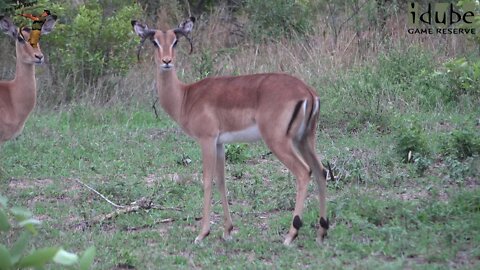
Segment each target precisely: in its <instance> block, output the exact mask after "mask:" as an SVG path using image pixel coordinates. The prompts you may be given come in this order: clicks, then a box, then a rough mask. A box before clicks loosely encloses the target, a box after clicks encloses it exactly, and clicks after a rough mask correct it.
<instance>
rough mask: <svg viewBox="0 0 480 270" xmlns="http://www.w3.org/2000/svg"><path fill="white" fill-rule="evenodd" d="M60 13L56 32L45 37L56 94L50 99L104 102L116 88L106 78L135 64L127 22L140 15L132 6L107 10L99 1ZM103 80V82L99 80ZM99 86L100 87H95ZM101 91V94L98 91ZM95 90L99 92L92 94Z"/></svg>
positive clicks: (123, 72)
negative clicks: (82, 99) (50, 51)
mask: <svg viewBox="0 0 480 270" xmlns="http://www.w3.org/2000/svg"><path fill="white" fill-rule="evenodd" d="M57 10H59V11H60V13H61V14H59V15H60V20H59V22H58V23H57V27H56V29H55V31H53V32H52V34H51V35H49V37H48V38H45V41H46V44H45V48H52V51H53V50H55V52H56V53H53V52H52V53H49V57H50V62H51V63H54V65H52V66H51V67H50V68H51V72H52V80H53V84H54V87H55V86H57V88H58V91H59V93H58V94H57V95H53V94H52V95H51V96H52V97H61V98H62V99H63V100H53V101H52V102H54V103H58V102H65V101H67V102H69V101H71V100H75V99H77V100H78V98H79V97H85V96H88V95H90V96H95V97H96V98H98V99H100V100H97V101H98V102H106V101H108V100H109V98H110V97H111V96H112V95H113V94H114V91H115V89H114V88H115V85H114V84H109V83H108V82H106V81H105V78H104V77H105V76H106V75H113V76H115V75H124V74H126V72H127V71H128V70H129V69H130V67H131V63H132V62H135V61H136V59H135V53H134V50H135V48H136V46H137V44H138V40H136V39H135V38H134V36H133V35H131V31H132V30H131V25H130V20H132V19H133V18H136V17H137V16H138V15H139V14H140V13H141V10H140V7H139V6H138V5H135V4H129V5H124V6H122V7H121V8H119V9H117V10H115V11H110V13H112V14H110V16H105V13H107V12H108V11H107V10H106V8H104V7H102V5H101V3H99V1H94V0H92V1H87V3H86V4H83V5H80V6H78V7H77V8H75V9H71V8H70V9H66V8H64V7H63V6H61V5H58V4H57V6H56V9H55V12H56V11H57ZM102 78H104V79H102ZM96 86H99V87H96ZM98 88H101V91H99V90H98ZM95 90H97V91H98V92H96V93H93V92H94V91H95Z"/></svg>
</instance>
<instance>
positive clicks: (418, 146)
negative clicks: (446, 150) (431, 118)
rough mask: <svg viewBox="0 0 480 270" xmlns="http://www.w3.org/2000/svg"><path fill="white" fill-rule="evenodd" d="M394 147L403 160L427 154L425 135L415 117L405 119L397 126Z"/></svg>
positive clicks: (412, 159)
mask: <svg viewBox="0 0 480 270" xmlns="http://www.w3.org/2000/svg"><path fill="white" fill-rule="evenodd" d="M395 140H396V149H397V152H398V154H399V155H400V156H401V158H402V161H403V162H411V161H415V158H417V159H418V158H420V157H424V156H427V154H428V152H429V151H428V145H427V135H426V134H425V132H424V131H423V128H422V127H421V125H420V124H419V123H418V121H417V120H416V119H407V120H406V121H405V123H404V124H403V125H401V126H399V127H398V128H397V134H396V136H395Z"/></svg>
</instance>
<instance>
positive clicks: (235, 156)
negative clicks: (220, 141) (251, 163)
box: [225, 144, 248, 163]
mask: <svg viewBox="0 0 480 270" xmlns="http://www.w3.org/2000/svg"><path fill="white" fill-rule="evenodd" d="M225 158H226V160H227V161H229V162H232V163H243V162H245V161H246V160H247V159H248V154H247V145H246V144H228V145H227V146H226V151H225Z"/></svg>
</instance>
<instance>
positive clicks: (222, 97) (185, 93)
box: [132, 17, 328, 245]
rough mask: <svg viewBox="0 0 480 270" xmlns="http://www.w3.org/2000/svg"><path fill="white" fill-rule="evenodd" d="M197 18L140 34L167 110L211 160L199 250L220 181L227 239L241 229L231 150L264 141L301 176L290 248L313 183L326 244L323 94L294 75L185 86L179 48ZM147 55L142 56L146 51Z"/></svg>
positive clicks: (140, 28) (206, 164)
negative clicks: (228, 181) (232, 194)
mask: <svg viewBox="0 0 480 270" xmlns="http://www.w3.org/2000/svg"><path fill="white" fill-rule="evenodd" d="M194 22H195V18H193V17H192V18H190V19H188V20H186V21H185V22H183V23H182V24H180V25H179V26H178V27H177V28H175V29H171V30H167V31H160V30H154V29H149V28H148V27H147V26H146V25H144V24H142V23H139V22H137V21H132V26H133V29H134V31H135V32H136V33H137V34H138V35H139V36H140V37H141V38H142V41H141V44H143V42H144V41H145V40H147V39H148V40H150V41H151V42H152V43H153V45H154V46H155V64H156V69H155V73H156V80H157V82H156V85H157V91H158V95H159V100H160V104H161V106H162V108H163V109H164V110H165V111H166V112H167V114H168V115H170V117H172V118H173V119H174V120H175V121H176V122H177V123H178V124H179V125H180V126H181V127H182V129H183V130H184V131H185V133H187V134H188V135H190V136H191V137H193V138H194V139H195V140H196V141H197V142H198V143H199V144H200V147H201V151H202V159H203V186H204V200H203V219H202V227H201V231H200V233H199V235H198V236H197V238H196V239H195V242H196V243H198V242H200V241H201V240H202V239H204V238H205V237H206V236H207V235H208V234H209V233H210V205H211V198H212V180H213V179H216V181H217V186H218V188H219V190H220V193H221V200H222V205H223V212H224V238H225V239H229V238H230V237H231V236H230V234H231V231H232V229H233V224H232V219H231V216H230V212H229V209H228V201H227V197H226V196H227V192H226V187H225V176H224V166H225V150H224V144H225V143H231V142H251V141H256V140H259V139H263V140H264V142H265V143H266V144H267V146H268V147H269V148H270V149H271V150H272V152H273V153H274V154H275V155H276V156H277V157H278V159H279V160H280V161H281V162H282V163H283V164H285V166H286V167H287V168H288V169H289V170H290V171H291V172H292V173H293V175H295V177H296V187H297V195H296V202H295V210H294V212H293V217H292V224H291V227H290V230H289V232H288V234H287V236H286V238H285V241H284V243H285V244H286V245H288V244H290V243H291V242H292V241H293V240H294V239H295V237H296V236H297V234H298V231H299V229H300V227H301V226H302V213H303V208H304V201H305V197H306V196H307V185H308V183H309V181H310V176H311V174H312V173H313V177H314V179H315V180H316V183H317V184H318V187H319V193H318V195H319V201H320V226H319V230H318V239H319V240H322V239H323V237H324V236H325V235H326V234H327V229H328V219H327V216H326V205H325V203H326V202H325V190H326V171H325V169H324V168H323V166H322V164H321V163H320V162H319V160H318V158H317V155H316V154H315V139H316V138H315V129H316V126H317V125H316V123H317V120H318V114H319V107H320V101H319V99H318V97H317V95H316V93H315V91H314V90H313V89H312V88H310V87H309V86H307V85H306V84H305V83H303V82H302V81H301V80H299V79H297V78H295V77H292V76H290V75H287V74H280V73H268V74H254V75H246V76H226V77H212V78H206V79H204V80H201V81H198V82H196V83H193V84H184V83H182V82H180V81H179V80H178V78H177V75H176V72H175V48H176V45H177V43H178V41H179V40H180V38H182V37H186V38H187V40H188V41H189V42H190V46H192V43H191V40H190V39H189V38H188V35H189V33H190V31H191V30H192V27H193V24H194ZM139 52H140V50H139Z"/></svg>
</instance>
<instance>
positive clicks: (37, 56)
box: [35, 54, 43, 61]
mask: <svg viewBox="0 0 480 270" xmlns="http://www.w3.org/2000/svg"><path fill="white" fill-rule="evenodd" d="M35 58H37V59H38V60H39V61H42V60H43V54H35Z"/></svg>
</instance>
